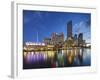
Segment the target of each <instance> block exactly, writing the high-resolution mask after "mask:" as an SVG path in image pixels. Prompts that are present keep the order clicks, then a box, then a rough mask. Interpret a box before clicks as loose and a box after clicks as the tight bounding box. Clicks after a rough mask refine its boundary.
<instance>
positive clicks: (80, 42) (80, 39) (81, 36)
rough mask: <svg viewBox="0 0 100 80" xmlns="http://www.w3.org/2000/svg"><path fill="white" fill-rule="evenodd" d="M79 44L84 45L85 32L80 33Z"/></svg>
mask: <svg viewBox="0 0 100 80" xmlns="http://www.w3.org/2000/svg"><path fill="white" fill-rule="evenodd" d="M78 45H79V46H80V45H81V46H82V45H83V33H80V34H79V36H78Z"/></svg>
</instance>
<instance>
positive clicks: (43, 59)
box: [23, 48, 91, 69]
mask: <svg viewBox="0 0 100 80" xmlns="http://www.w3.org/2000/svg"><path fill="white" fill-rule="evenodd" d="M90 65H91V49H87V48H73V49H67V50H57V51H37V52H24V53H23V69H36V68H38V69H39V68H56V67H75V66H90Z"/></svg>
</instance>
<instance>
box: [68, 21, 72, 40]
mask: <svg viewBox="0 0 100 80" xmlns="http://www.w3.org/2000/svg"><path fill="white" fill-rule="evenodd" d="M69 37H72V21H69V22H68V23H67V38H69Z"/></svg>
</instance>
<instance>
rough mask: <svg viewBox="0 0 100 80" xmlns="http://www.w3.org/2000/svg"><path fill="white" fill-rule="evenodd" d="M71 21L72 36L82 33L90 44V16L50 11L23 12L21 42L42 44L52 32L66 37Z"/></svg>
mask: <svg viewBox="0 0 100 80" xmlns="http://www.w3.org/2000/svg"><path fill="white" fill-rule="evenodd" d="M70 20H72V25H73V28H72V29H73V35H74V34H79V33H80V32H82V33H83V38H84V39H85V40H86V41H87V42H91V14H89V13H69V12H51V11H49V12H48V11H33V10H23V40H24V42H28V41H31V42H37V33H38V40H39V42H42V41H43V39H44V38H47V37H50V36H51V34H52V33H53V32H56V33H61V32H63V33H64V37H65V39H66V37H67V23H68V22H69V21H70Z"/></svg>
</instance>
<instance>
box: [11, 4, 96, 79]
mask: <svg viewBox="0 0 100 80" xmlns="http://www.w3.org/2000/svg"><path fill="white" fill-rule="evenodd" d="M23 9H26V10H41V11H59V12H60V11H62V12H81V13H91V44H92V46H91V47H92V48H91V66H85V67H68V68H67V67H64V68H52V69H48V68H47V69H36V70H35V69H29V70H23V68H22V67H23V64H22V62H23V56H22V49H23V47H22V45H23V39H22V38H23V32H22V31H23V22H22V21H23V15H22V11H23ZM96 26H97V25H96V8H91V7H83V6H82V7H78V6H72V5H71V6H65V5H54V4H53V5H52V4H50V5H48V4H47V5H46V4H35V3H23V2H22V3H21V2H12V53H11V58H12V62H11V76H12V77H13V78H18V77H38V76H39V77H42V76H51V75H53V76H55V75H57V76H58V75H67V74H75V73H91V72H96V62H97V60H96V56H97V53H95V50H96V48H95V39H94V38H93V36H95V35H96V33H95V31H96V28H94V27H96Z"/></svg>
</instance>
